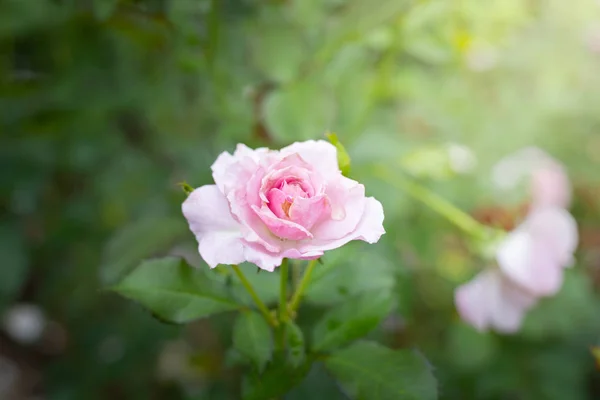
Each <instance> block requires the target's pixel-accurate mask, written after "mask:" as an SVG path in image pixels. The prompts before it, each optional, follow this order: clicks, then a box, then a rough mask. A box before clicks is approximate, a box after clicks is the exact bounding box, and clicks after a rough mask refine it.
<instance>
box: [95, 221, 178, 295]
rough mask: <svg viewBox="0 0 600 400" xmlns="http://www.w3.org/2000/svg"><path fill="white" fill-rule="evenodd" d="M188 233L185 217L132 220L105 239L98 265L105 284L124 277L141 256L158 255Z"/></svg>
mask: <svg viewBox="0 0 600 400" xmlns="http://www.w3.org/2000/svg"><path fill="white" fill-rule="evenodd" d="M187 235H189V230H188V228H187V226H186V223H185V219H184V218H183V217H181V218H169V217H156V218H149V219H143V220H141V221H137V222H134V223H132V224H130V225H128V226H126V227H125V228H123V229H122V230H121V231H119V232H117V233H116V234H115V235H114V236H113V238H112V239H111V240H110V241H109V242H108V244H107V246H106V248H105V250H104V256H103V262H102V266H101V268H100V277H101V279H102V282H103V283H104V284H106V285H111V284H114V283H116V282H118V281H119V279H121V278H123V276H125V275H126V274H127V273H128V272H129V271H131V270H132V269H133V268H134V267H135V266H136V265H137V264H138V263H139V262H140V261H142V260H143V259H144V258H148V257H153V256H157V255H161V253H164V252H165V251H166V250H168V249H169V248H170V247H171V246H172V245H173V244H174V243H175V242H176V241H177V240H180V239H182V238H185V237H186V236H187Z"/></svg>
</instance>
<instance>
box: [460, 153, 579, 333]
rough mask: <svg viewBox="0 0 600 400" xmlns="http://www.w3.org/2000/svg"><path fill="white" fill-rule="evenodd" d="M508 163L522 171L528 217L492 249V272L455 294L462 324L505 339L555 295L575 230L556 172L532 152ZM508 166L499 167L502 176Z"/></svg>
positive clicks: (566, 187)
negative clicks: (495, 265) (527, 184)
mask: <svg viewBox="0 0 600 400" xmlns="http://www.w3.org/2000/svg"><path fill="white" fill-rule="evenodd" d="M520 156H521V157H520ZM532 156H535V157H532ZM511 157H512V158H511V159H512V161H514V163H516V164H517V165H520V166H524V165H528V170H527V173H528V174H529V177H530V180H531V181H530V186H531V208H530V211H529V213H528V215H527V217H526V218H525V220H524V221H523V222H522V223H521V224H520V225H519V226H518V227H517V228H516V229H514V230H513V231H512V232H509V233H508V234H507V236H506V237H505V238H504V239H503V241H502V242H501V243H500V244H499V246H498V247H497V249H496V261H497V263H498V268H496V269H491V270H486V271H483V272H481V273H480V274H478V275H477V276H476V277H475V278H474V279H473V280H472V281H470V282H468V283H466V284H464V285H462V286H460V287H459V288H458V289H457V290H456V293H455V301H456V306H457V309H458V312H459V314H460V315H461V317H462V318H463V319H464V320H465V321H466V322H468V323H470V324H471V325H473V326H474V327H476V328H477V329H479V330H486V329H489V328H494V329H496V330H498V331H500V332H507V333H509V332H515V331H517V330H518V329H519V328H520V326H521V323H522V319H523V317H524V316H525V313H526V312H527V311H528V310H529V309H530V308H531V307H533V306H534V305H535V304H536V302H537V300H538V299H539V298H541V297H546V296H551V295H554V294H556V293H557V292H558V291H559V290H560V287H561V286H562V282H563V270H564V268H566V267H569V266H571V265H572V264H573V253H574V252H575V249H576V248H577V242H578V233H577V224H576V222H575V220H574V219H573V217H572V216H571V214H569V212H568V211H567V210H566V207H567V206H568V204H569V202H570V195H571V189H570V184H569V180H568V177H567V175H566V173H565V171H564V169H563V168H562V166H561V165H560V164H559V163H558V162H556V161H554V160H553V159H552V158H551V157H550V156H548V155H547V154H545V153H543V152H542V151H541V150H539V149H535V148H529V149H526V150H524V151H521V152H519V153H517V154H516V155H513V156H511ZM503 162H504V163H506V161H503ZM509 166H510V165H508V164H505V165H504V167H507V169H506V171H510V168H508V167H509ZM510 167H511V168H513V166H510ZM513 172H519V173H520V172H522V171H516V170H513Z"/></svg>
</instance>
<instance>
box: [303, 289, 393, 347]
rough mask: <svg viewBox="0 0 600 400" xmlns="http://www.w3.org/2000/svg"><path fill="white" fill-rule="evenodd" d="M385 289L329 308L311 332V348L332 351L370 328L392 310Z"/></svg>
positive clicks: (391, 302) (391, 297) (387, 292)
mask: <svg viewBox="0 0 600 400" xmlns="http://www.w3.org/2000/svg"><path fill="white" fill-rule="evenodd" d="M392 307H393V296H392V294H391V291H389V290H375V291H370V292H366V293H364V294H362V295H359V296H356V297H353V298H351V299H349V300H347V301H345V302H344V303H342V304H340V305H338V306H336V307H334V308H332V309H331V310H329V311H328V312H327V313H326V314H325V315H324V316H323V318H322V319H321V320H320V321H319V322H318V323H317V325H316V326H315V328H314V331H313V349H314V350H316V351H326V350H332V349H335V348H337V347H340V346H342V345H344V344H347V343H349V342H351V341H353V340H356V339H359V338H361V337H363V336H364V335H366V334H367V333H369V332H370V331H371V330H373V329H374V328H375V327H376V326H377V325H378V324H379V323H380V322H381V320H383V318H385V317H386V316H387V315H388V314H389V313H390V312H391V310H392Z"/></svg>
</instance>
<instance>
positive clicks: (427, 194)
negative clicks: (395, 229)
mask: <svg viewBox="0 0 600 400" xmlns="http://www.w3.org/2000/svg"><path fill="white" fill-rule="evenodd" d="M376 174H377V176H379V177H380V178H381V179H383V180H385V181H387V182H388V183H390V184H392V185H394V186H396V187H398V188H399V189H401V190H404V191H405V192H407V193H408V194H409V195H411V196H412V197H414V198H415V199H417V200H419V201H421V202H422V203H423V204H425V205H427V206H428V207H429V208H431V209H432V210H434V211H436V212H437V213H438V214H441V215H442V216H444V217H446V218H447V219H448V220H449V221H450V222H452V223H454V224H455V225H456V226H458V227H459V228H460V229H462V230H463V231H464V232H466V233H468V234H470V235H473V236H475V237H478V238H485V237H486V236H487V229H486V227H485V226H484V225H482V224H480V223H479V222H477V220H475V218H473V217H471V216H470V215H469V214H467V213H466V212H464V211H462V210H461V209H459V208H458V207H456V206H455V205H453V204H452V203H450V202H449V201H447V200H446V199H444V198H443V197H441V196H439V195H437V194H436V193H434V192H432V191H430V190H429V189H426V188H425V187H423V186H421V185H419V184H418V183H416V182H413V181H411V180H410V179H408V178H406V177H404V176H402V174H395V175H394V176H393V177H392V176H391V175H390V174H389V171H388V170H387V168H385V167H379V166H378V168H377V169H376Z"/></svg>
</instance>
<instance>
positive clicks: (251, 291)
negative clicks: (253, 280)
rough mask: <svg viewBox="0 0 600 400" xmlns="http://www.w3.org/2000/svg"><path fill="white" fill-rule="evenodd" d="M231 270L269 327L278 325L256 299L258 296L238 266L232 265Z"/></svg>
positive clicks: (264, 306) (258, 298)
mask: <svg viewBox="0 0 600 400" xmlns="http://www.w3.org/2000/svg"><path fill="white" fill-rule="evenodd" d="M231 268H233V271H234V272H235V274H236V275H237V277H238V278H239V279H240V282H241V283H242V285H243V286H244V289H246V291H247V292H248V294H250V297H252V300H253V301H254V303H255V304H256V306H257V307H258V309H259V310H260V312H261V314H262V315H263V316H264V317H265V319H266V320H267V322H268V323H269V325H271V326H273V327H276V326H277V325H278V323H277V320H276V319H275V318H274V317H273V314H271V312H270V311H269V309H268V308H267V306H266V305H265V303H263V301H262V300H261V299H260V297H258V294H256V291H255V290H254V288H253V287H252V285H251V284H250V282H249V281H248V279H247V278H246V276H245V275H244V273H243V272H242V270H241V269H240V267H239V266H238V265H232V266H231Z"/></svg>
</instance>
